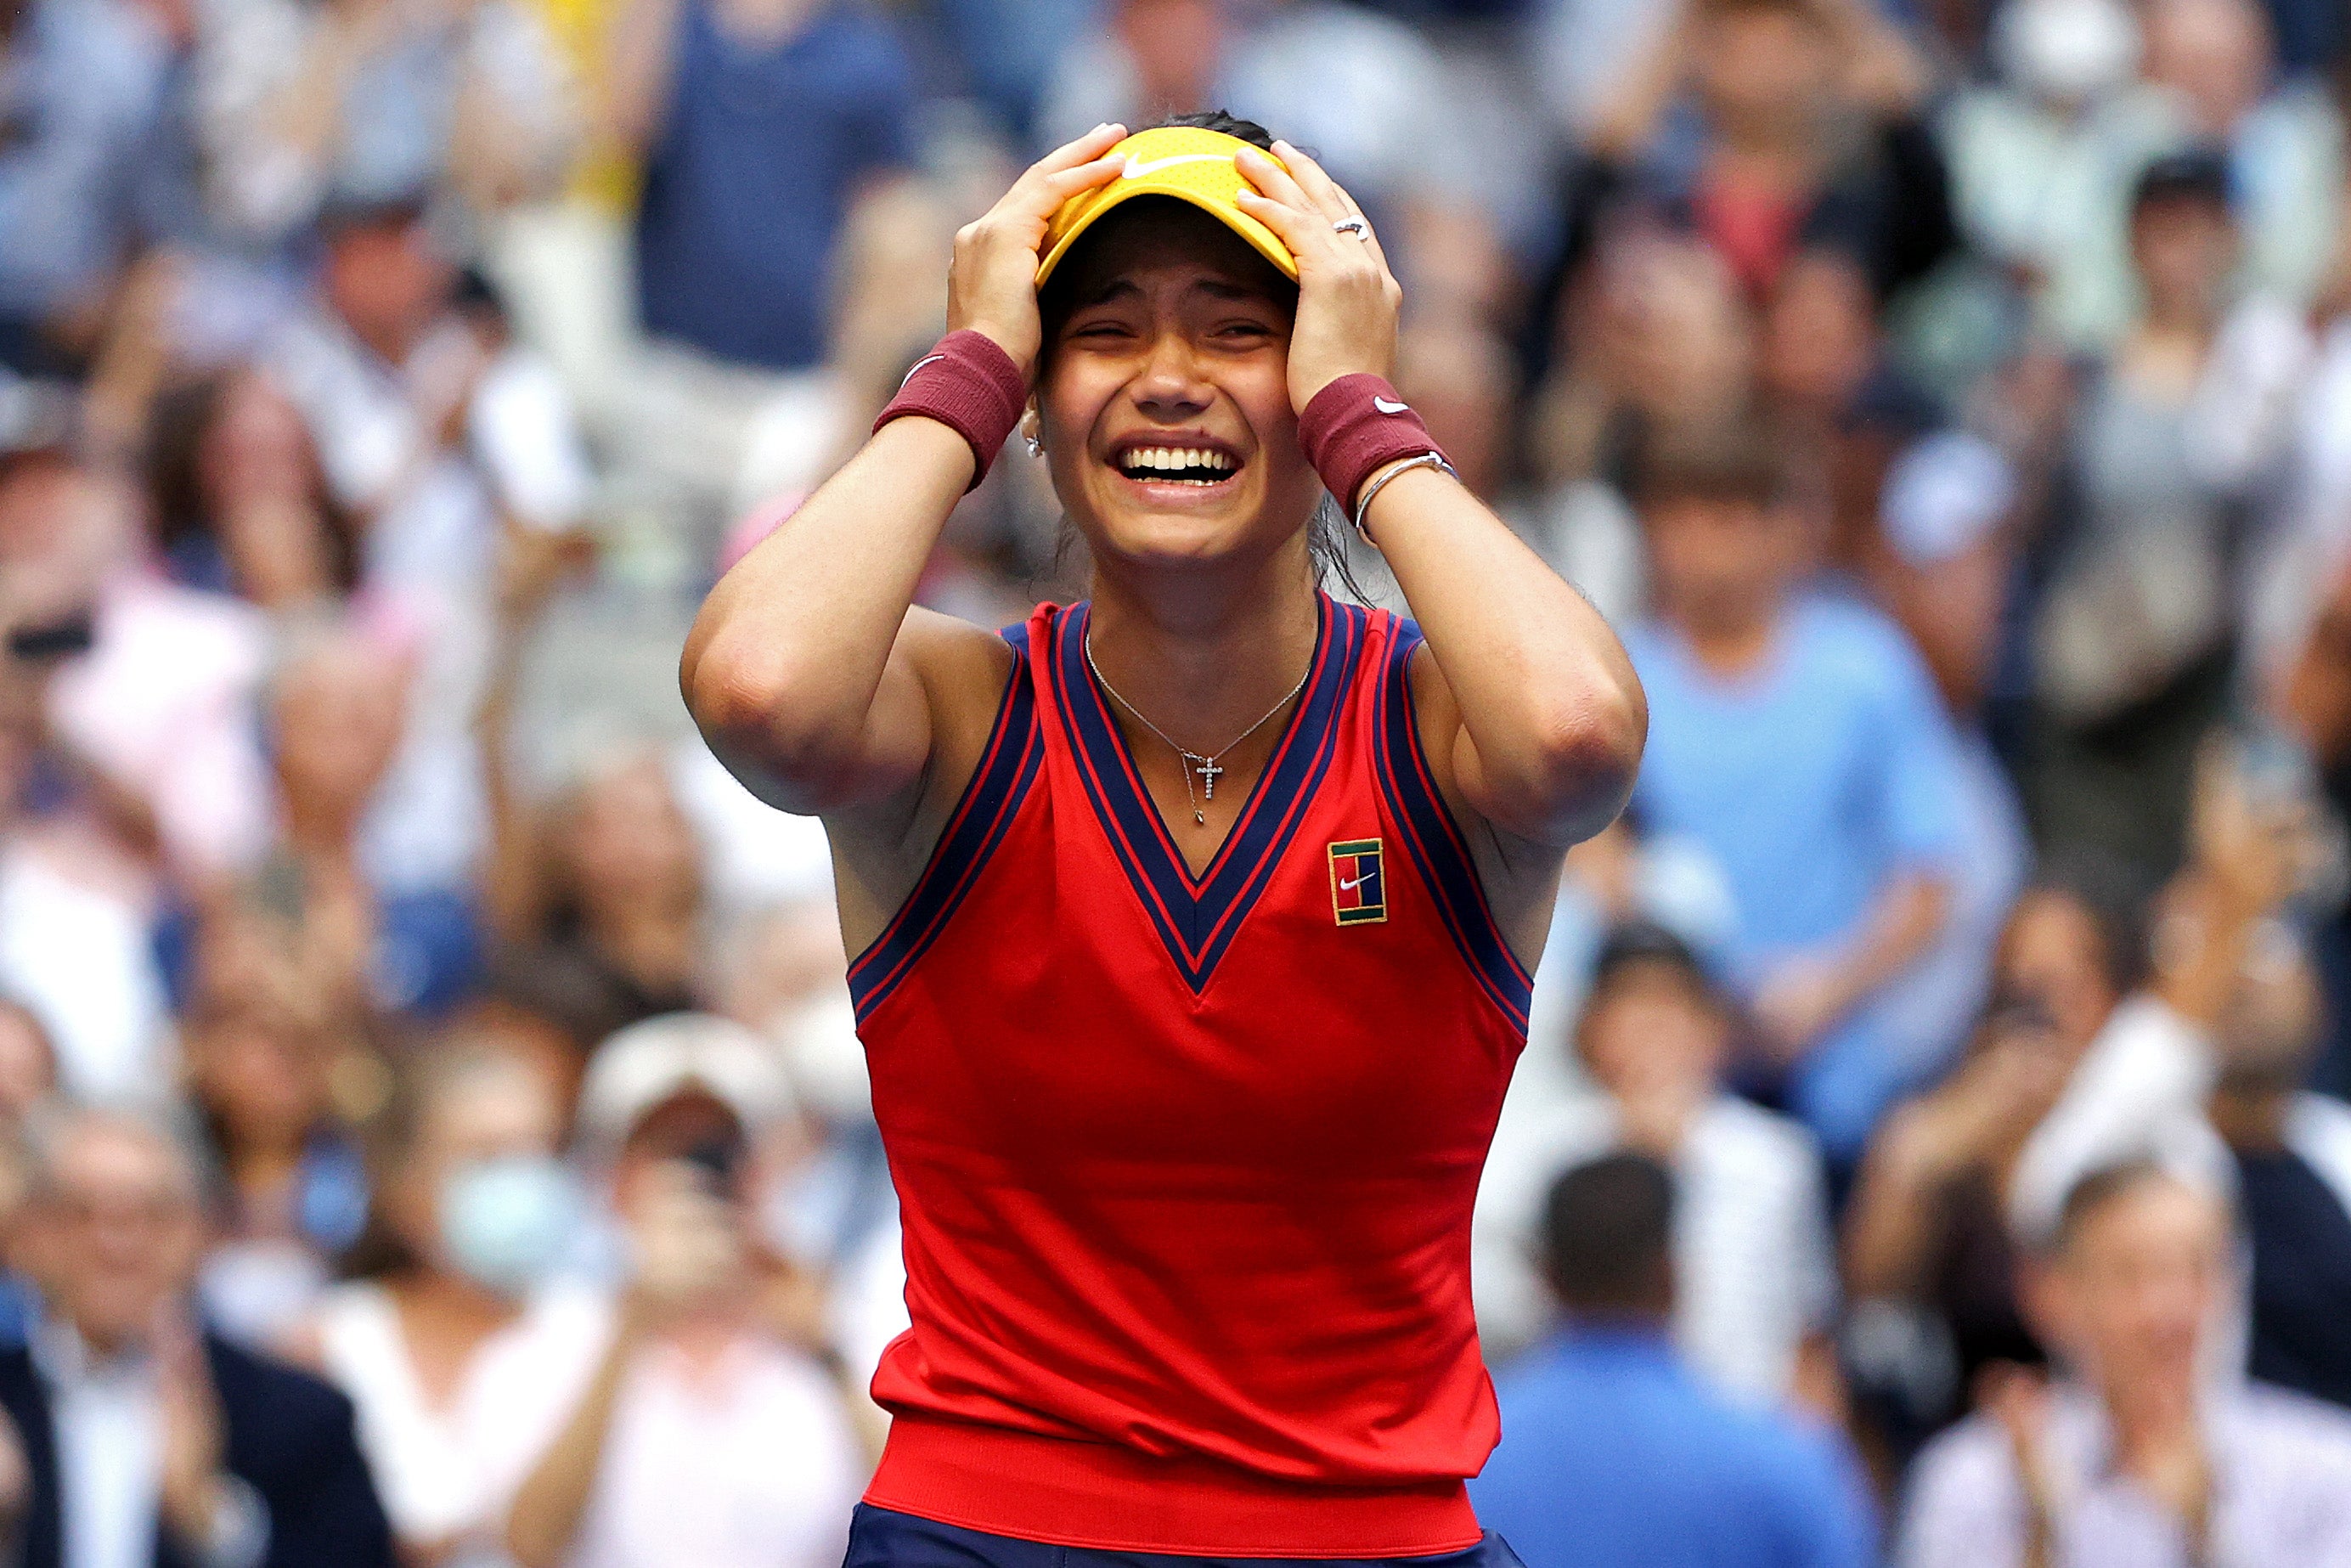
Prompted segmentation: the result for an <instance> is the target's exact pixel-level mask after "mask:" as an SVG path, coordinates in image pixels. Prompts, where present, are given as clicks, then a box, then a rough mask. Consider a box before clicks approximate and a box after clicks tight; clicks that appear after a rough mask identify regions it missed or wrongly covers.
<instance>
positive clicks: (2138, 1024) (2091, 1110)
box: [2009, 995, 2351, 1239]
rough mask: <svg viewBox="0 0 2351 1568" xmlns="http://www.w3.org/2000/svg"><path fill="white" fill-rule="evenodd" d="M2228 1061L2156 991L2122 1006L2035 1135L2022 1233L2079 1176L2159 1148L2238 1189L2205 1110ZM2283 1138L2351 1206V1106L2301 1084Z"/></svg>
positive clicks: (2193, 1175) (2028, 1153)
mask: <svg viewBox="0 0 2351 1568" xmlns="http://www.w3.org/2000/svg"><path fill="white" fill-rule="evenodd" d="M2218 1070H2219V1064H2218V1062H2217V1061H2215V1059H2214V1056H2213V1051H2212V1044H2211V1041H2210V1040H2209V1039H2208V1038H2207V1037H2206V1035H2205V1033H2204V1031H2203V1030H2200V1029H2199V1028H2197V1027H2196V1026H2195V1025H2194V1024H2191V1023H2189V1021H2188V1020H2187V1019H2183V1018H2181V1017H2180V1016H2179V1014H2178V1013H2175V1012H2173V1011H2172V1010H2171V1009H2170V1008H2168V1007H2167V1006H2166V1005H2165V1004H2164V1003H2163V1002H2161V1001H2159V1000H2158V999H2157V998H2154V997H2152V996H2145V995H2141V996H2136V997H2132V998H2129V999H2128V1000H2126V1001H2125V1002H2124V1003H2123V1004H2122V1005H2121V1006H2120V1007H2118V1008H2116V1009H2115V1010H2114V1013H2113V1016H2112V1017H2110V1018H2108V1019H2107V1020H2106V1025H2105V1028H2104V1029H2103V1030H2099V1032H2098V1037H2097V1039H2095V1040H2093V1041H2091V1043H2090V1049H2089V1050H2088V1051H2085V1052H2084V1053H2083V1056H2082V1060H2081V1062H2080V1064H2079V1065H2078V1066H2076V1067H2075V1068H2074V1076H2073V1078H2072V1079H2071V1080H2070V1081H2069V1082H2067V1083H2066V1085H2065V1092H2064V1094H2062V1095H2060V1096H2059V1097H2058V1101H2057V1103H2056V1105H2055V1107H2054V1108H2053V1109H2052V1110H2051V1112H2050V1113H2049V1114H2048V1115H2047V1116H2046V1117H2044V1118H2043V1120H2042V1123H2041V1125H2040V1126H2038V1127H2036V1128H2035V1129H2033V1133H2032V1137H2031V1138H2029V1139H2027V1140H2026V1142H2025V1145H2024V1153H2023V1155H2022V1157H2021V1158H2020V1160H2019V1162H2018V1166H2017V1176H2016V1185H2015V1187H2014V1189H2013V1194H2012V1196H2011V1199H2010V1212H2009V1218H2010V1219H2011V1223H2012V1224H2013V1225H2014V1226H2015V1228H2016V1231H2017V1234H2018V1235H2020V1236H2022V1237H2025V1238H2027V1239H2031V1238H2034V1237H2043V1236H2047V1235H2049V1234H2050V1233H2052V1232H2053V1230H2054V1229H2055V1228H2056V1224H2057V1215H2058V1211H2059V1209H2061V1208H2062V1207H2064V1202H2065V1195H2066V1194H2067V1193H2069V1192H2071V1191H2072V1190H2073V1187H2074V1184H2075V1183H2076V1182H2078V1181H2080V1180H2081V1179H2082V1178H2083V1177H2084V1176H2088V1175H2089V1174H2091V1173H2092V1172H2093V1171H2096V1170H2099V1169H2102V1168H2104V1167H2105V1166H2112V1165H2116V1164H2118V1163H2120V1162H2122V1161H2125V1160H2129V1159H2137V1158H2152V1159H2154V1160H2155V1161H2157V1162H2158V1164H2160V1165H2162V1166H2164V1167H2165V1168H2166V1169H2167V1170H2169V1171H2171V1172H2173V1173H2174V1174H2175V1175H2178V1176H2181V1177H2183V1178H2185V1179H2187V1180H2189V1181H2190V1182H2193V1183H2195V1184H2197V1185H2198V1186H2202V1187H2203V1188H2205V1189H2206V1190H2207V1191H2210V1192H2215V1193H2220V1194H2223V1195H2227V1194H2232V1193H2233V1192H2234V1191H2235V1190H2236V1177H2237V1167H2236V1162H2235V1160H2234V1158H2233V1157H2232V1156H2231V1155H2230V1153H2229V1147H2228V1145H2226V1144H2224V1143H2222V1142H2221V1141H2220V1134H2218V1133H2215V1132H2214V1131H2213V1130H2212V1127H2211V1124H2210V1123H2209V1122H2207V1121H2206V1120H2205V1119H2204V1102H2205V1100H2206V1098H2207V1096H2209V1095H2210V1093H2211V1092H2212V1085H2213V1080H2214V1077H2215V1075H2216V1073H2217V1072H2218ZM2283 1139H2284V1144H2285V1146H2286V1148H2287V1149H2288V1150H2289V1151H2291V1152H2292V1153H2294V1155H2299V1156H2300V1157H2301V1158H2302V1160H2303V1161H2304V1163H2305V1164H2307V1165H2308V1166H2310V1168H2311V1169H2312V1170H2313V1171H2314V1173H2316V1175H2317V1176H2318V1177H2319V1179H2320V1180H2322V1181H2324V1182H2325V1184H2326V1185H2327V1186H2328V1187H2329V1188H2331V1189H2332V1190H2333V1191H2334V1193H2335V1197H2336V1198H2337V1199H2339V1200H2340V1201H2341V1202H2342V1204H2343V1206H2344V1207H2345V1208H2346V1210H2351V1106H2346V1105H2345V1104H2344V1103H2342V1102H2341V1101H2339V1100H2335V1099H2332V1098H2330V1097H2328V1096H2326V1095H2324V1094H2311V1093H2303V1094H2297V1095H2295V1096H2294V1103H2293V1104H2292V1106H2291V1107H2290V1108H2289V1109H2288V1111H2287V1113H2286V1119H2285V1126H2284V1128H2283Z"/></svg>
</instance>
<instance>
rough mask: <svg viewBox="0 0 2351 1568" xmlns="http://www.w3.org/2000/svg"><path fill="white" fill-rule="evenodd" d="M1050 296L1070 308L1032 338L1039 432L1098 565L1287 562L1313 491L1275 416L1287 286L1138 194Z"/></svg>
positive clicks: (1077, 256)
mask: <svg viewBox="0 0 2351 1568" xmlns="http://www.w3.org/2000/svg"><path fill="white" fill-rule="evenodd" d="M1065 278H1066V282H1065ZM1053 284H1054V287H1052V288H1051V289H1050V290H1049V296H1050V298H1051V299H1053V300H1055V301H1063V300H1065V301H1066V302H1067V303H1068V306H1069V308H1068V310H1067V312H1066V314H1065V315H1061V317H1060V319H1058V320H1057V321H1050V322H1049V324H1048V327H1047V348H1046V355H1045V361H1044V366H1043V370H1042V372H1041V374H1040V380H1039V382H1038V388H1037V407H1038V413H1039V423H1040V431H1041V434H1042V436H1043V439H1044V443H1045V454H1046V458H1047V461H1048V462H1049V463H1050V465H1051V470H1052V476H1053V488H1054V490H1055V492H1056V493H1057V494H1058V495H1059V496H1060V497H1061V503H1062V505H1063V506H1064V507H1067V508H1068V509H1069V515H1070V518H1071V522H1072V523H1073V524H1074V525H1075V526H1076V527H1077V528H1078V529H1079V530H1080V531H1081V533H1083V534H1084V536H1085V538H1086V542H1087V544H1088V545H1090V546H1091V547H1092V549H1093V553H1094V559H1095V560H1096V562H1097V563H1098V565H1102V566H1105V567H1107V566H1109V565H1111V564H1112V563H1113V562H1122V561H1123V562H1131V563H1134V564H1135V565H1138V566H1142V567H1145V568H1149V567H1152V566H1177V565H1187V564H1188V565H1198V564H1203V563H1207V562H1213V561H1217V560H1221V559H1233V558H1237V557H1238V558H1247V557H1252V556H1255V557H1263V556H1267V555H1270V554H1271V553H1273V552H1275V551H1277V550H1280V549H1285V548H1295V549H1301V551H1302V549H1303V545H1304V538H1303V536H1304V530H1305V528H1306V525H1307V522H1308V519H1309V518H1310V517H1311V516H1312V515H1313V511H1314V507H1315V504H1316V502H1317V501H1318V500H1319V499H1320V497H1321V496H1322V481H1321V480H1320V479H1319V478H1317V477H1316V476H1315V474H1314V470H1313V467H1312V466H1311V465H1310V464H1308V462H1307V461H1306V456H1305V454H1304V453H1302V452H1301V450H1300V449H1299V445H1298V421H1297V417H1296V415H1295V414H1294V413H1292V412H1291V410H1290V387H1289V381H1288V373H1289V349H1290V318H1291V314H1292V311H1293V309H1294V308H1295V304H1296V299H1297V290H1296V289H1295V288H1294V287H1291V286H1290V283H1289V282H1288V280H1287V279H1285V278H1283V277H1282V276H1281V275H1280V273H1278V272H1276V271H1275V270H1274V268H1273V267H1272V266H1271V265H1270V264H1269V263H1268V262H1266V261H1265V260H1264V259H1263V258H1262V257H1260V256H1259V255H1258V254H1257V253H1256V252H1255V251H1253V250H1251V249H1249V246H1248V244H1247V243H1246V242H1245V241H1243V240H1242V239H1241V238H1240V236H1239V235H1236V234H1234V233H1233V232H1232V231H1231V230H1229V229H1228V228H1226V227H1225V226H1224V225H1222V224H1220V223H1218V222H1217V220H1216V219H1214V218H1212V217H1210V216H1208V215H1207V214H1204V213H1200V212H1197V211H1196V210H1195V209H1193V208H1191V207H1189V206H1186V205H1185V204H1181V203H1179V202H1175V201H1173V200H1170V199H1165V198H1157V199H1154V198H1145V199H1144V200H1142V201H1137V202H1132V203H1129V204H1127V205H1126V206H1124V207H1123V208H1122V209H1120V210H1119V211H1118V212H1116V213H1113V214H1112V215H1111V216H1110V217H1108V218H1105V219H1104V220H1103V221H1102V224H1101V225H1098V226H1097V227H1096V228H1094V229H1093V230H1092V232H1091V233H1090V234H1089V235H1088V236H1087V240H1086V242H1085V243H1084V244H1083V246H1081V248H1080V249H1079V250H1077V251H1076V252H1075V253H1074V254H1072V255H1071V256H1070V257H1068V258H1067V259H1066V260H1065V261H1064V263H1063V266H1062V268H1061V271H1060V272H1057V273H1056V274H1055V276H1054V278H1053ZM1169 453H1173V454H1175V456H1174V457H1173V458H1168V457H1165V454H1169ZM1170 462H1173V463H1175V464H1180V465H1182V466H1180V467H1175V468H1173V469H1170V468H1169V467H1167V466H1166V465H1167V464H1168V463H1170Z"/></svg>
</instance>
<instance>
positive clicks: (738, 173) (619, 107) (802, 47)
mask: <svg viewBox="0 0 2351 1568" xmlns="http://www.w3.org/2000/svg"><path fill="white" fill-rule="evenodd" d="M618 26H619V28H620V31H619V32H618V34H617V35H616V39H615V48H614V51H613V58H614V60H615V63H616V65H617V66H618V68H619V74H618V75H616V76H615V78H614V79H613V81H612V82H611V86H610V89H609V91H610V102H611V114H612V117H613V120H614V123H615V126H616V128H617V130H618V132H619V135H620V137H621V140H622V142H623V143H624V144H625V145H627V146H629V147H631V148H633V149H635V150H637V151H638V152H641V153H642V154H643V157H644V159H645V187H644V193H643V197H642V198H641V200H640V203H639V205H638V209H637V239H636V247H637V269H638V274H637V277H638V296H639V303H640V308H641V309H642V310H643V318H644V327H645V330H646V331H647V332H649V333H650V334H652V335H653V337H654V338H656V339H660V340H674V341H675V342H677V343H679V344H682V345H684V346H685V347H687V348H690V349H692V350H698V351H699V352H700V353H702V354H705V355H708V356H709V357H711V358H713V359H716V360H717V361H722V362H724V363H727V364H736V365H750V366H758V367H760V368H762V369H765V370H769V371H806V370H810V369H813V368H815V367H816V366H818V365H820V364H821V363H822V362H823V361H824V359H825V353H826V341H827V331H826V327H825V321H826V309H827V305H826V302H827V298H828V296H827V283H828V279H829V278H830V277H831V257H832V254H833V248H834V246H835V243H836V242H837V240H838V239H839V237H840V235H841V232H842V229H843V225H845V224H846V223H847V222H848V221H849V216H850V213H851V211H852V208H853V207H854V206H855V205H856V204H858V202H859V201H861V200H862V199H866V198H868V197H870V196H871V195H872V193H874V192H875V191H876V190H877V189H878V188H879V185H880V183H883V182H886V181H887V180H888V179H890V178H892V177H893V176H896V175H899V174H901V173H903V172H904V170H905V169H906V167H907V165H908V164H909V162H911V161H912V158H913V155H914V143H913V124H912V120H911V110H912V107H913V106H912V102H911V92H912V88H913V83H912V81H911V80H910V79H909V75H910V67H909V64H908V61H907V59H906V57H905V55H904V51H903V50H902V48H901V47H900V46H899V44H898V41H897V40H896V39H895V38H894V37H893V36H892V35H891V33H890V31H889V30H888V29H887V28H886V27H885V26H883V25H882V24H880V23H878V22H876V21H875V20H873V19H872V17H870V16H865V15H863V14H862V13H861V12H860V11H858V10H857V9H855V8H853V7H852V6H849V5H841V4H839V3H838V0H636V3H634V4H632V5H629V6H628V7H626V8H625V9H624V10H622V12H621V14H620V16H619V18H618Z"/></svg>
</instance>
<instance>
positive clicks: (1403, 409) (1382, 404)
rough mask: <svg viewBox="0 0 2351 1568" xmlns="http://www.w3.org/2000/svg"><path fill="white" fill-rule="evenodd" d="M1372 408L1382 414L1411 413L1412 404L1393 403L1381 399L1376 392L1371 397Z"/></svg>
mask: <svg viewBox="0 0 2351 1568" xmlns="http://www.w3.org/2000/svg"><path fill="white" fill-rule="evenodd" d="M1372 406H1373V407H1374V408H1375V409H1378V410H1379V411H1380V412H1381V413H1411V412H1412V404H1410V403H1408V402H1390V401H1389V400H1388V399H1386V398H1384V397H1381V396H1380V395H1378V394H1377V393H1376V392H1375V393H1374V394H1373V396H1372Z"/></svg>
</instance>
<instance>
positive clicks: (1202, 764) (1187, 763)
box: [1085, 626, 1314, 827]
mask: <svg viewBox="0 0 2351 1568" xmlns="http://www.w3.org/2000/svg"><path fill="white" fill-rule="evenodd" d="M1085 650H1086V668H1087V669H1089V670H1092V672H1093V674H1094V680H1095V682H1096V684H1098V685H1100V686H1101V687H1102V690H1103V691H1105V692H1108V693H1109V694H1110V700H1111V701H1113V702H1114V703H1116V704H1117V705H1118V706H1121V707H1123V708H1124V709H1125V710H1126V711H1127V712H1129V713H1131V714H1133V715H1134V722H1135V723H1137V724H1139V725H1141V726H1142V727H1144V728H1145V729H1147V730H1149V731H1150V732H1151V733H1152V734H1154V735H1155V736H1157V737H1159V738H1160V739H1162V740H1164V741H1165V742H1166V743H1167V748H1168V749H1169V750H1171V751H1173V752H1174V753H1175V755H1176V756H1177V757H1178V758H1182V759H1183V763H1184V803H1185V804H1186V805H1187V806H1189V807H1191V808H1192V821H1194V822H1195V823H1196V824H1198V825H1200V826H1203V827H1205V826H1206V825H1207V821H1208V814H1207V811H1205V810H1202V809H1201V804H1200V800H1196V799H1194V798H1193V795H1192V775H1193V774H1195V773H1197V774H1198V775H1199V776H1200V786H1201V798H1202V799H1205V800H1215V799H1216V798H1217V777H1218V776H1219V775H1220V774H1222V773H1224V772H1226V771H1227V769H1226V768H1223V767H1221V766H1219V765H1218V764H1217V758H1219V757H1225V756H1228V755H1229V754H1230V753H1231V751H1232V749H1233V747H1236V746H1238V745H1239V744H1240V743H1241V742H1242V741H1244V740H1247V739H1248V738H1249V737H1250V736H1252V735H1255V734H1256V733H1257V732H1258V731H1259V730H1260V729H1263V728H1264V727H1266V724H1267V721H1268V720H1270V719H1271V718H1272V717H1273V716H1274V715H1275V714H1278V713H1280V711H1281V710H1282V709H1283V708H1286V707H1288V706H1290V698H1292V697H1294V696H1296V695H1298V694H1299V693H1301V692H1302V691H1304V690H1305V689H1306V682H1307V678H1308V676H1311V675H1312V674H1314V661H1313V660H1311V659H1309V660H1308V661H1307V662H1306V674H1303V675H1301V676H1299V677H1298V684H1297V685H1294V686H1292V687H1290V690H1289V691H1287V692H1285V693H1283V694H1282V697H1281V700H1280V702H1278V703H1276V704H1274V705H1273V706H1271V707H1270V708H1268V709H1266V710H1265V717H1263V718H1260V719H1259V720H1258V721H1257V722H1256V723H1255V724H1253V725H1251V726H1249V727H1248V728H1247V729H1245V730H1243V731H1241V732H1240V733H1239V734H1238V735H1237V736H1235V737H1232V738H1231V739H1230V740H1228V741H1227V742H1225V744H1224V745H1222V746H1220V747H1217V749H1216V750H1214V751H1210V752H1199V751H1195V750H1193V749H1192V748H1191V747H1188V746H1184V745H1181V744H1179V743H1178V742H1177V741H1176V739H1175V737H1174V736H1172V735H1169V734H1168V733H1167V732H1166V731H1165V730H1164V729H1162V728H1160V727H1158V726H1157V725H1155V724H1154V723H1152V722H1151V721H1150V720H1149V719H1148V718H1145V717H1144V714H1143V710H1142V709H1141V708H1139V707H1137V706H1134V704H1133V703H1131V702H1129V701H1127V700H1126V699H1125V698H1124V697H1123V696H1121V695H1118V688H1117V687H1116V686H1114V685H1111V684H1110V682H1109V680H1108V679H1106V678H1105V677H1104V676H1103V674H1102V666H1101V665H1100V664H1095V663H1094V629H1093V628H1092V627H1091V626H1089V627H1087V628H1086V635H1085Z"/></svg>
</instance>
